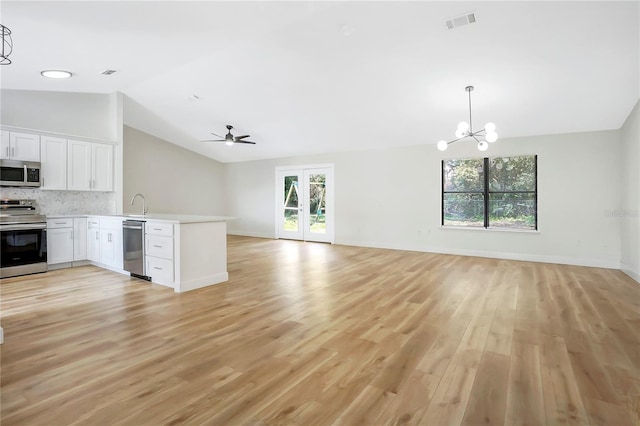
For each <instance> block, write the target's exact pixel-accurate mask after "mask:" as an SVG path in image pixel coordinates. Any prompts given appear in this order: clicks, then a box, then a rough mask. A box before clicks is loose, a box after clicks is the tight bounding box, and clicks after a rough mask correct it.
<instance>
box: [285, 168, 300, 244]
mask: <svg viewBox="0 0 640 426" xmlns="http://www.w3.org/2000/svg"><path fill="white" fill-rule="evenodd" d="M283 199H284V230H285V231H294V232H297V231H298V227H299V225H298V203H299V201H298V176H297V175H293V176H285V177H284V198H283Z"/></svg>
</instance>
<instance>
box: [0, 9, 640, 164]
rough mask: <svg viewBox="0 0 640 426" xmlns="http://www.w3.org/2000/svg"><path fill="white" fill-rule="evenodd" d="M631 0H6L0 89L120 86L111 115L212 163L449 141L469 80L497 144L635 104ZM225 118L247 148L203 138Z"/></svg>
mask: <svg viewBox="0 0 640 426" xmlns="http://www.w3.org/2000/svg"><path fill="white" fill-rule="evenodd" d="M639 5H640V3H639V2H638V1H623V2H613V1H604V2H595V1H587V2H570V1H566V2H561V1H554V2H525V1H513V2H481V1H477V2H419V1H416V2H391V1H389V2H366V1H362V2H323V1H318V2H314V1H296V2H292V1H286V2H221V1H215V2H207V1H196V2H188V1H173V2H151V1H141V2H129V1H113V2H94V1H86V2H84V1H72V2H57V1H45V2H31V1H15V2H12V1H3V2H2V5H1V12H2V15H1V22H2V24H4V25H6V26H7V27H9V28H10V29H11V30H12V31H13V41H14V52H13V54H12V57H11V58H12V60H13V64H11V65H9V66H4V67H3V69H2V75H1V78H2V80H1V84H2V87H3V88H10V89H22V90H51V91H66V92H91V93H111V92H114V91H120V92H123V93H124V94H125V95H126V102H125V124H128V125H131V126H133V127H136V128H138V129H140V130H143V131H145V132H147V133H150V134H153V135H155V136H158V137H161V138H164V139H167V140H169V141H170V142H173V143H175V144H178V145H181V146H183V147H185V148H188V149H190V150H193V151H196V152H199V153H201V154H204V155H207V156H209V157H211V158H214V159H217V160H219V161H223V162H233V161H246V160H254V159H262V158H276V157H286V156H293V155H304V154H313V153H323V152H335V151H354V150H361V149H370V148H382V147H390V146H403V145H415V144H434V143H435V142H437V141H438V140H440V139H451V138H453V131H454V130H455V128H456V125H457V123H458V122H459V121H461V120H464V119H466V118H467V115H468V109H467V94H466V92H465V91H464V88H465V86H467V85H474V86H475V91H474V92H473V95H472V96H473V98H472V100H473V114H474V117H473V119H474V123H477V124H483V123H484V122H486V121H493V122H495V123H496V125H497V126H498V127H497V131H498V133H499V134H500V136H501V138H504V137H519V136H530V135H539V134H555V133H568V132H579V131H593V130H604V129H616V128H619V127H620V126H621V125H622V124H623V121H624V120H625V118H626V117H627V116H628V114H629V112H630V111H631V109H632V108H633V106H634V105H635V103H636V102H637V101H638V98H639V92H640V87H639V80H640V78H639V77H640V72H639V70H640V65H639V55H640V26H639V21H640V18H639V16H640V7H639ZM465 13H474V14H475V17H476V20H477V22H475V23H473V24H468V25H464V26H460V27H457V28H454V29H447V27H446V25H445V22H446V20H447V19H450V18H453V17H456V16H459V15H462V14H465ZM49 68H61V69H67V70H70V71H72V72H73V73H74V76H73V77H72V78H71V79H68V80H48V79H45V78H42V77H41V76H40V74H39V73H40V71H41V70H43V69H49ZM105 69H113V70H117V72H116V73H115V74H113V75H111V76H105V75H102V74H101V73H102V71H104V70H105ZM193 95H197V97H198V98H199V99H194V97H193ZM226 124H232V125H234V126H235V127H236V129H237V134H247V133H249V134H251V135H252V136H251V140H254V141H256V142H257V145H255V146H233V147H227V146H225V145H224V144H211V143H209V144H206V143H202V142H200V140H202V139H209V138H211V132H214V133H217V134H219V135H224V133H225V131H226V129H225V128H224V126H225V125H226ZM434 149H435V148H434Z"/></svg>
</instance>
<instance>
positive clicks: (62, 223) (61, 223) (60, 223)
mask: <svg viewBox="0 0 640 426" xmlns="http://www.w3.org/2000/svg"><path fill="white" fill-rule="evenodd" d="M64 224H66V222H56V225H64Z"/></svg>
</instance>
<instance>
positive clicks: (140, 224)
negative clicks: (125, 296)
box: [122, 220, 151, 281]
mask: <svg viewBox="0 0 640 426" xmlns="http://www.w3.org/2000/svg"><path fill="white" fill-rule="evenodd" d="M144 223H145V222H144V221H142V220H124V221H123V222H122V244H123V247H122V248H123V250H122V255H123V257H124V259H123V260H124V262H123V263H124V270H125V271H129V272H130V273H131V276H132V277H137V278H142V279H144V280H147V281H151V279H150V278H149V277H148V276H147V275H146V271H145V261H144Z"/></svg>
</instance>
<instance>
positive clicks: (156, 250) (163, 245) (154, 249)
mask: <svg viewBox="0 0 640 426" xmlns="http://www.w3.org/2000/svg"><path fill="white" fill-rule="evenodd" d="M145 241H146V247H145V250H146V251H145V254H146V255H149V256H155V257H161V258H163V259H173V238H171V237H159V236H156V235H147V236H146V237H145Z"/></svg>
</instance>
